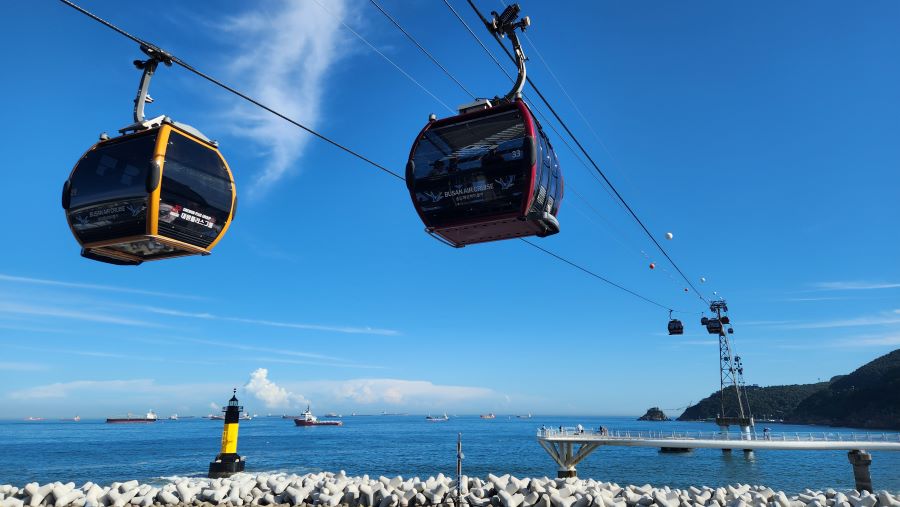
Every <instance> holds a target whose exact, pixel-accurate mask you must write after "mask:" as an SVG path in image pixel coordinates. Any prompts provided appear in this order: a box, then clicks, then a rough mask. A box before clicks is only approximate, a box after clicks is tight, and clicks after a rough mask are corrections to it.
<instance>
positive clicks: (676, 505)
mask: <svg viewBox="0 0 900 507" xmlns="http://www.w3.org/2000/svg"><path fill="white" fill-rule="evenodd" d="M460 485H461V487H460V498H461V502H460V505H466V506H472V507H649V506H660V507H682V506H684V507H687V506H693V507H696V506H705V507H744V506H754V507H756V506H760V507H900V498H898V496H897V495H896V494H892V493H890V492H887V491H878V492H876V493H874V494H871V493H868V492H865V491H864V492H862V493H860V492H857V491H847V492H838V491H834V490H832V489H828V490H825V491H812V490H805V491H803V492H802V493H799V494H794V495H788V494H786V493H784V492H782V491H774V490H772V489H771V488H768V487H764V486H750V485H746V484H744V485H741V484H738V485H733V486H730V485H729V486H724V487H718V488H710V487H706V486H701V487H694V486H691V487H688V488H685V489H672V488H669V487H668V486H663V487H652V486H650V485H644V486H619V485H617V484H615V483H612V482H601V481H596V480H593V479H577V478H567V479H550V478H547V477H542V478H533V479H518V478H516V477H513V476H510V475H502V476H496V475H492V474H488V476H487V478H486V479H481V478H479V477H466V476H463V477H462V480H461V481H460ZM162 505H169V506H181V505H185V506H186V505H194V506H197V505H227V506H230V507H236V506H242V505H290V506H301V505H302V506H307V505H308V506H312V505H316V506H322V507H338V506H348V507H427V506H437V505H447V506H451V505H456V481H455V480H454V479H452V478H450V477H446V476H444V475H443V474H438V475H437V477H429V478H427V479H420V478H418V477H414V478H408V479H404V478H403V477H400V476H397V477H392V478H388V477H383V476H382V477H378V478H371V477H369V476H367V475H364V476H362V477H348V476H347V475H345V474H344V472H343V471H342V472H339V473H336V474H335V473H331V472H320V473H314V474H306V475H296V474H290V475H289V474H284V473H272V474H267V473H259V474H237V475H235V476H233V477H231V478H227V479H201V478H188V477H174V478H171V479H170V480H169V481H168V482H166V483H164V484H147V483H144V484H141V483H139V482H138V481H128V482H114V483H112V484H110V485H108V486H100V485H98V484H94V483H91V482H88V483H86V484H84V485H82V486H80V487H77V486H76V485H75V484H74V483H72V482H69V483H66V484H63V483H60V482H54V483H48V484H43V485H41V484H38V483H35V482H32V483H28V484H26V485H24V486H22V487H17V486H12V485H2V486H0V507H24V506H29V507H67V506H74V507H126V506H136V507H151V506H162Z"/></svg>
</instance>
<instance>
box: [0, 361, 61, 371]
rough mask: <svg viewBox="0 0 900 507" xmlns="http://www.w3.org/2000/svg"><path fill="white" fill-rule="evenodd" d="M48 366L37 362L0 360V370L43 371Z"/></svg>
mask: <svg viewBox="0 0 900 507" xmlns="http://www.w3.org/2000/svg"><path fill="white" fill-rule="evenodd" d="M49 368H50V367H49V366H48V365H46V364H39V363H16V362H9V361H2V362H0V371H43V370H47V369H49Z"/></svg>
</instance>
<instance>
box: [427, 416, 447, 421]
mask: <svg viewBox="0 0 900 507" xmlns="http://www.w3.org/2000/svg"><path fill="white" fill-rule="evenodd" d="M449 419H450V418H449V417H447V414H444V415H441V416H437V417H435V416H432V415H427V416H425V420H426V421H428V422H443V421H446V420H449Z"/></svg>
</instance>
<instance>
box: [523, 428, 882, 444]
mask: <svg viewBox="0 0 900 507" xmlns="http://www.w3.org/2000/svg"><path fill="white" fill-rule="evenodd" d="M537 436H538V437H540V438H546V437H575V438H581V437H587V438H589V439H592V440H594V439H596V440H603V439H607V440H616V439H623V440H625V439H627V440H635V439H644V440H774V441H781V442H900V433H875V432H858V431H854V432H841V431H833V432H822V431H796V432H787V431H777V432H776V431H768V432H765V431H763V432H760V431H754V432H750V433H742V432H728V433H723V432H721V431H631V430H600V429H596V428H584V429H579V428H576V427H560V428H539V429H538V430H537Z"/></svg>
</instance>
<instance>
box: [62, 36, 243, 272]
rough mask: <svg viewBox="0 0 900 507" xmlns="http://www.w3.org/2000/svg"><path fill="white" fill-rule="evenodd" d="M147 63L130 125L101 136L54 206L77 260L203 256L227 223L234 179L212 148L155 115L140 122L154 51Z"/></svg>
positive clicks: (127, 261)
mask: <svg viewBox="0 0 900 507" xmlns="http://www.w3.org/2000/svg"><path fill="white" fill-rule="evenodd" d="M142 49H143V50H144V51H145V52H146V53H147V54H148V55H149V56H150V59H149V60H146V61H140V60H139V61H136V62H135V65H136V66H137V67H138V68H139V69H143V70H144V73H143V75H142V77H141V85H140V88H139V90H138V95H137V98H136V99H135V108H134V120H135V123H134V124H132V125H129V126H128V127H125V128H124V129H122V130H120V132H121V133H122V134H123V135H121V136H119V137H116V138H112V139H110V138H108V137H106V136H105V135H104V136H101V140H100V142H98V143H97V144H95V145H94V146H92V147H91V148H90V149H89V150H88V151H87V152H86V153H85V154H84V155H83V156H82V157H81V159H80V160H79V161H78V163H77V164H76V165H75V168H74V169H72V173H71V174H70V175H69V179H68V180H66V182H65V185H64V187H63V195H62V205H63V208H64V209H65V210H66V218H67V220H68V222H69V227H70V228H71V230H72V233H73V234H74V235H75V239H76V240H78V242H79V243H80V244H81V246H82V251H81V254H82V256H84V257H86V258H89V259H93V260H97V261H102V262H107V263H110V264H119V265H137V264H140V263H142V262H143V261H146V260H158V259H168V258H173V257H182V256H186V255H197V254H201V255H208V254H209V253H210V251H211V250H212V248H213V247H214V246H215V245H216V243H218V242H219V240H221V239H222V236H223V235H224V234H225V231H227V230H228V226H229V225H230V223H231V220H232V219H233V217H234V212H235V206H236V204H237V203H236V194H235V187H234V178H233V176H232V174H231V170H230V169H229V167H228V164H227V163H226V162H225V159H224V158H223V157H222V155H221V153H220V152H219V149H218V145H217V144H216V143H215V142H213V141H210V140H209V139H207V138H206V137H205V136H204V135H203V134H201V133H200V132H199V131H197V130H196V129H194V128H193V127H190V126H189V125H185V124H182V123H178V122H175V121H172V120H171V119H170V118H168V117H165V116H160V117H157V118H153V119H151V120H146V121H145V120H144V114H143V113H144V111H143V109H144V103H145V102H148V101H149V100H148V96H147V90H148V88H149V84H150V78H151V77H152V75H153V72H154V71H155V69H156V67H157V65H158V64H159V63H160V62H163V63H166V64H167V65H168V64H171V61H170V59H169V58H168V55H166V54H165V53H163V52H162V51H159V50H155V49H152V48H146V47H142Z"/></svg>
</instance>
